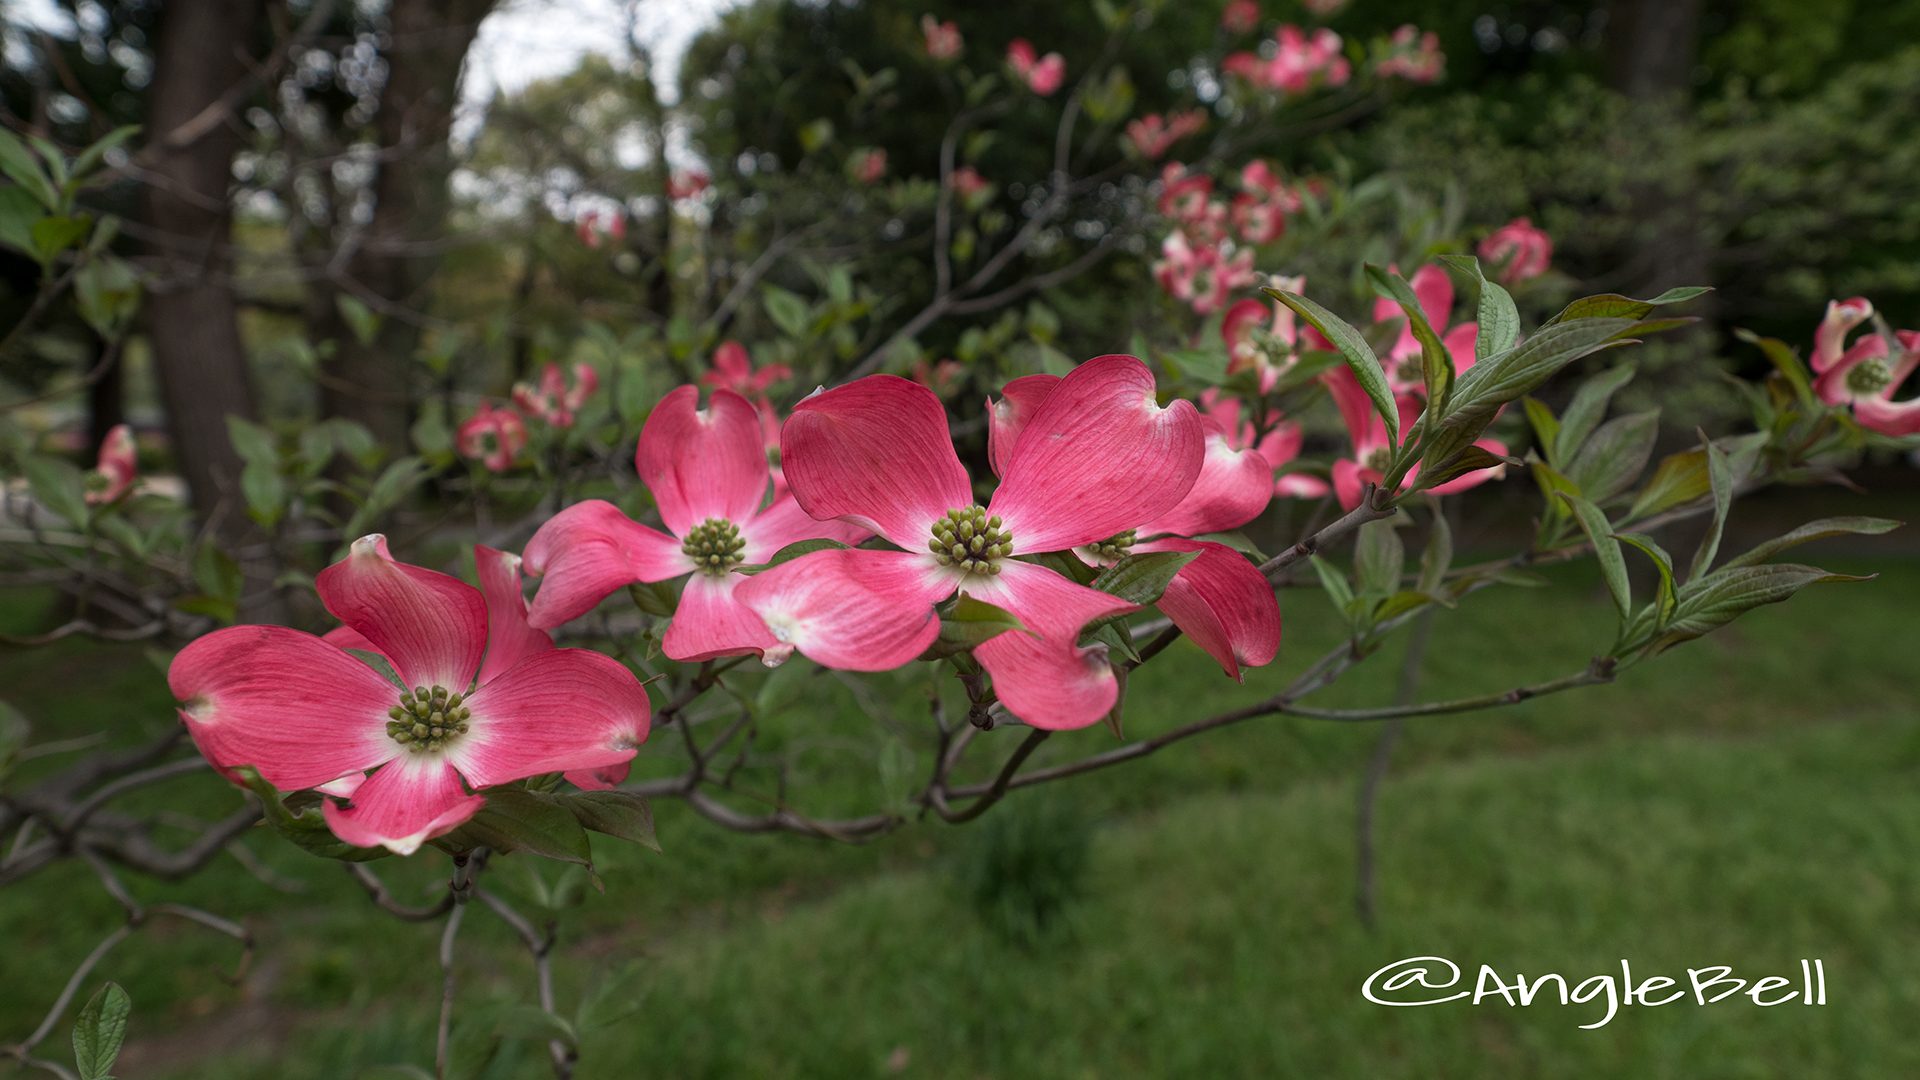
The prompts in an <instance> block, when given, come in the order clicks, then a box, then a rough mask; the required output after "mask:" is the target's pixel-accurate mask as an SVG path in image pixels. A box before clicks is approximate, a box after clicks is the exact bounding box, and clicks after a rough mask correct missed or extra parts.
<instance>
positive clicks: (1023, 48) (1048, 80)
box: [1007, 38, 1067, 97]
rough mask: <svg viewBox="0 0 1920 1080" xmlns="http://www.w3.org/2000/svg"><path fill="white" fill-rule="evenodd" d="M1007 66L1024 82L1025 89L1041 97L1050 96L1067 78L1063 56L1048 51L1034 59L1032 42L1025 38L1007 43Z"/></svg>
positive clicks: (1065, 62)
mask: <svg viewBox="0 0 1920 1080" xmlns="http://www.w3.org/2000/svg"><path fill="white" fill-rule="evenodd" d="M1007 66H1008V67H1009V68H1012V69H1013V73H1014V74H1015V75H1018V76H1019V77H1020V78H1021V79H1022V80H1023V81H1025V82H1026V84H1027V89H1029V90H1032V91H1033V92H1034V93H1036V94H1038V95H1040V96H1041V97H1052V96H1053V95H1054V92H1055V91H1057V90H1059V89H1060V84H1061V83H1062V82H1065V81H1066V78H1067V61H1066V58H1065V57H1063V56H1061V55H1060V54H1059V53H1057V52H1050V53H1048V54H1047V55H1045V56H1042V57H1039V58H1038V59H1036V58H1035V56H1034V48H1033V43H1032V42H1030V41H1028V40H1027V39H1026V38H1014V39H1013V40H1012V41H1010V42H1008V43H1007Z"/></svg>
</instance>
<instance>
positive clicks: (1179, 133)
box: [1127, 109, 1207, 161]
mask: <svg viewBox="0 0 1920 1080" xmlns="http://www.w3.org/2000/svg"><path fill="white" fill-rule="evenodd" d="M1206 126H1207V117H1206V114H1205V113H1203V112H1201V111H1200V110H1198V109H1188V110H1186V111H1184V112H1178V113H1172V114H1169V115H1167V116H1161V115H1160V114H1159V113H1148V114H1147V115H1146V116H1142V117H1139V118H1138V119H1135V120H1132V121H1129V122H1128V124H1127V145H1128V146H1129V147H1130V148H1131V149H1132V150H1133V152H1134V154H1136V155H1137V156H1139V157H1141V158H1143V159H1145V160H1147V161H1158V160H1159V159H1161V158H1162V157H1165V156H1166V154H1167V151H1169V150H1171V149H1173V144H1175V143H1177V142H1179V141H1180V140H1181V139H1184V138H1186V137H1187V136H1189V135H1193V134H1197V133H1198V132H1200V131H1201V130H1202V129H1204V128H1205V127H1206Z"/></svg>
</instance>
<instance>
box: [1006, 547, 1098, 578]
mask: <svg viewBox="0 0 1920 1080" xmlns="http://www.w3.org/2000/svg"><path fill="white" fill-rule="evenodd" d="M1015 558H1017V559H1019V560H1020V561H1021V562H1027V563H1032V564H1033V565H1035V566H1044V567H1046V568H1047V569H1049V570H1051V571H1053V572H1054V573H1056V574H1059V575H1060V576H1061V577H1063V578H1066V579H1067V580H1068V581H1071V582H1073V583H1074V584H1075V585H1092V584H1093V579H1094V578H1096V577H1099V576H1100V571H1099V570H1097V569H1095V568H1094V567H1091V566H1088V565H1087V564H1086V563H1083V562H1081V561H1080V560H1079V559H1078V558H1076V557H1075V556H1073V555H1072V554H1069V553H1068V552H1064V551H1047V552H1041V553H1039V554H1035V555H1018V556H1015Z"/></svg>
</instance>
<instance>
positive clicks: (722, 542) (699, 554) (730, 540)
mask: <svg viewBox="0 0 1920 1080" xmlns="http://www.w3.org/2000/svg"><path fill="white" fill-rule="evenodd" d="M680 550H681V551H682V552H684V553H686V556H687V558H689V559H692V560H693V565H694V566H695V567H696V568H698V569H699V571H700V572H701V573H703V574H710V575H712V576H714V577H724V576H725V575H726V573H727V571H729V570H731V569H733V568H734V567H736V566H739V565H740V563H741V562H742V553H744V552H745V551H746V550H747V541H746V538H744V537H742V536H741V535H740V526H738V525H735V524H734V523H733V522H731V521H728V520H727V519H726V518H708V519H707V520H705V521H703V522H701V523H700V524H698V525H695V526H694V527H693V528H691V529H688V530H687V536H686V539H685V541H684V542H682V543H681V545H680Z"/></svg>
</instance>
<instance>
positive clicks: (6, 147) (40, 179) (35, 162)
mask: <svg viewBox="0 0 1920 1080" xmlns="http://www.w3.org/2000/svg"><path fill="white" fill-rule="evenodd" d="M0 174H4V175H5V176H6V177H7V179H9V180H12V181H13V182H14V183H16V184H19V185H20V187H21V189H22V190H24V191H26V192H27V193H28V194H29V195H32V196H33V197H34V198H35V199H37V200H39V202H40V205H42V206H44V207H46V208H47V209H49V210H58V209H59V208H60V196H59V193H58V192H56V191H54V189H53V181H51V180H49V179H47V174H46V173H45V172H44V171H43V170H42V169H41V168H40V161H39V159H38V158H36V157H35V156H34V153H33V151H32V150H30V149H28V147H27V144H26V143H24V142H21V141H20V139H19V137H18V136H16V135H14V134H13V132H11V131H6V130H0Z"/></svg>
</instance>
